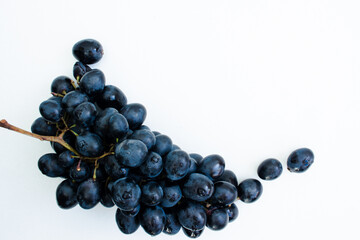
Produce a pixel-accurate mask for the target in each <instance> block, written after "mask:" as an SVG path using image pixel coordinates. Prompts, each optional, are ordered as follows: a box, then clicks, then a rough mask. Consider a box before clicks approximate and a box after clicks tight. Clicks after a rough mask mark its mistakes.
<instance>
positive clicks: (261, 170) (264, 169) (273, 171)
mask: <svg viewBox="0 0 360 240" xmlns="http://www.w3.org/2000/svg"><path fill="white" fill-rule="evenodd" d="M282 169H283V168H282V165H281V162H280V161H279V160H277V159H273V158H269V159H266V160H265V161H263V162H262V163H261V164H260V165H259V167H258V171H257V172H258V175H259V177H260V178H261V179H263V180H273V179H275V178H278V177H279V176H280V175H281V173H282Z"/></svg>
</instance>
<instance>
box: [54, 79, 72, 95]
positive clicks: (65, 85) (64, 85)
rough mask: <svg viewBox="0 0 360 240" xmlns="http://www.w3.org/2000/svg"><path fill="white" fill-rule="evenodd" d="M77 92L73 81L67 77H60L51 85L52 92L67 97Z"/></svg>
mask: <svg viewBox="0 0 360 240" xmlns="http://www.w3.org/2000/svg"><path fill="white" fill-rule="evenodd" d="M73 90H75V89H74V86H73V85H72V84H71V79H70V78H68V77H66V76H59V77H57V78H55V79H54V80H53V81H52V83H51V92H53V93H60V94H63V95H65V94H66V93H68V92H71V91H73Z"/></svg>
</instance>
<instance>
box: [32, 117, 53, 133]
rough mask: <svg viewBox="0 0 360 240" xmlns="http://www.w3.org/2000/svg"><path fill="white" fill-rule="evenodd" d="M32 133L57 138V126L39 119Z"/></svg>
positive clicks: (33, 125)
mask: <svg viewBox="0 0 360 240" xmlns="http://www.w3.org/2000/svg"><path fill="white" fill-rule="evenodd" d="M31 132H32V133H36V134H39V135H43V136H55V135H56V132H57V127H56V124H53V123H50V122H48V121H46V120H45V119H44V118H42V117H39V118H37V119H36V120H35V121H34V123H33V124H32V125H31Z"/></svg>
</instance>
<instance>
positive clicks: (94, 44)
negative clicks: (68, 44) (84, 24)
mask: <svg viewBox="0 0 360 240" xmlns="http://www.w3.org/2000/svg"><path fill="white" fill-rule="evenodd" d="M72 53H73V55H74V57H75V58H76V59H77V60H79V61H80V62H82V63H85V64H93V63H97V62H98V61H100V59H101V58H102V56H103V55H104V49H103V47H102V46H101V44H100V43H99V42H98V41H96V40H94V39H84V40H80V41H78V42H77V43H75V45H74V47H73V49H72Z"/></svg>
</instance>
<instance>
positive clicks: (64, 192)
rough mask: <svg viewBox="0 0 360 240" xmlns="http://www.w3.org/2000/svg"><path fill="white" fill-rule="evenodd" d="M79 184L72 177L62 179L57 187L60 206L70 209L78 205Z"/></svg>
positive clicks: (57, 198)
mask: <svg viewBox="0 0 360 240" xmlns="http://www.w3.org/2000/svg"><path fill="white" fill-rule="evenodd" d="M77 188H78V185H77V184H76V183H73V182H72V181H71V180H70V179H66V180H64V181H62V182H61V183H60V184H59V186H58V187H57V189H56V201H57V204H58V205H59V207H61V208H63V209H70V208H73V207H75V206H76V204H77V200H76V193H77Z"/></svg>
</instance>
